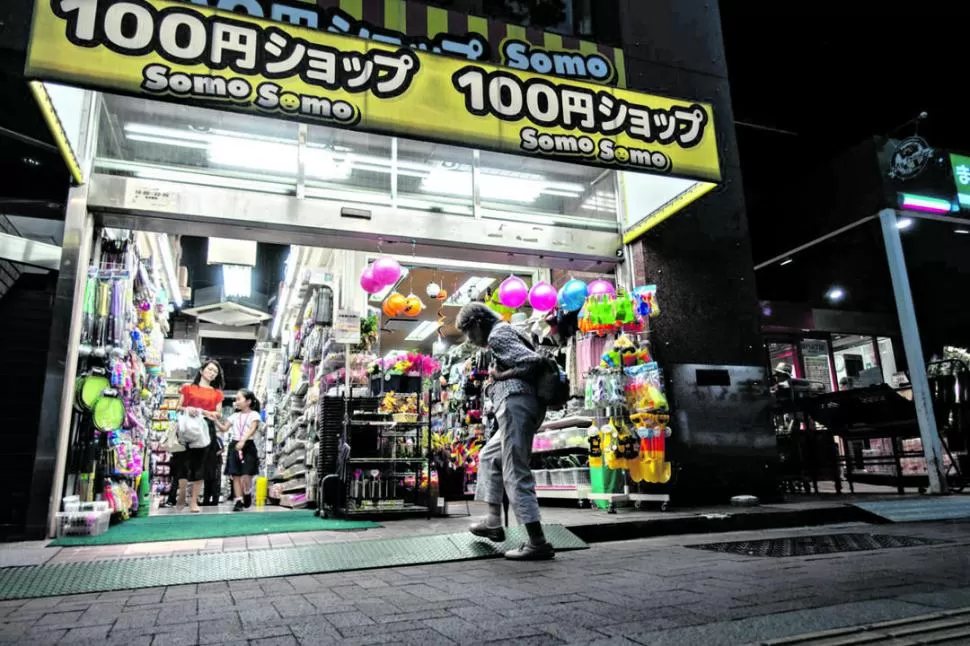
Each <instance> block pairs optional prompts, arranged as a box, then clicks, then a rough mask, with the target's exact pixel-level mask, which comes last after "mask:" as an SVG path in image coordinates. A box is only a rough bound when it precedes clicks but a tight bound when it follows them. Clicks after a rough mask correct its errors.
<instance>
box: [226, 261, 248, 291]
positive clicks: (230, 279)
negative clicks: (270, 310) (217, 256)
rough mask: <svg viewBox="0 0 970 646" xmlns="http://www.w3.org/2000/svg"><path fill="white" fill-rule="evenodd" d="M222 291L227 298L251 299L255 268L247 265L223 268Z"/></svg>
mask: <svg viewBox="0 0 970 646" xmlns="http://www.w3.org/2000/svg"><path fill="white" fill-rule="evenodd" d="M222 289H223V291H224V292H225V295H226V296H229V297H232V296H236V297H239V298H249V297H250V296H252V295H253V268H252V267H247V266H246V265H223V266H222Z"/></svg>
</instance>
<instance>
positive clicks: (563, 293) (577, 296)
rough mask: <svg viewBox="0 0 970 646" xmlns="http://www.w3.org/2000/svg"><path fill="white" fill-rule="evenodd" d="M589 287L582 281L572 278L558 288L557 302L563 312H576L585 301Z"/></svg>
mask: <svg viewBox="0 0 970 646" xmlns="http://www.w3.org/2000/svg"><path fill="white" fill-rule="evenodd" d="M587 296H589V287H587V286H586V283H584V282H583V281H581V280H579V279H576V278H573V279H571V280H570V281H568V282H567V283H566V284H565V285H563V286H562V289H560V290H559V304H560V305H561V306H562V309H563V311H565V312H578V311H579V310H581V309H582V308H583V305H584V304H585V303H586V297H587Z"/></svg>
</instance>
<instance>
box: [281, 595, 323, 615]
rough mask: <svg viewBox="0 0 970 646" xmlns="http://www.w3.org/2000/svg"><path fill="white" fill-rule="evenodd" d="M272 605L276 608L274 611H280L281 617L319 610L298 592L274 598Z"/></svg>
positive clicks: (313, 612) (311, 613)
mask: <svg viewBox="0 0 970 646" xmlns="http://www.w3.org/2000/svg"><path fill="white" fill-rule="evenodd" d="M273 607H274V608H276V611H277V612H278V613H280V616H281V617H284V618H286V617H303V616H305V615H315V614H317V613H318V612H319V611H318V610H317V607H316V606H314V605H313V604H312V603H310V602H309V601H307V600H306V599H305V598H304V597H303V596H302V595H299V594H293V595H289V596H286V597H283V598H281V599H274V600H273Z"/></svg>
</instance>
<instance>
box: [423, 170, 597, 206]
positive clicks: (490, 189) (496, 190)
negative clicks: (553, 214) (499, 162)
mask: <svg viewBox="0 0 970 646" xmlns="http://www.w3.org/2000/svg"><path fill="white" fill-rule="evenodd" d="M478 189H479V193H480V194H481V196H482V197H485V198H489V199H493V200H498V201H503V202H522V203H529V202H535V201H536V200H537V199H538V198H539V196H540V195H542V194H544V193H545V194H549V195H559V196H565V197H572V198H578V197H579V196H580V195H582V193H583V190H584V187H583V186H582V185H581V184H572V183H568V182H550V181H548V180H546V179H545V178H544V177H543V176H542V175H530V174H525V173H506V172H502V171H499V170H492V169H482V170H481V171H480V172H479V175H478ZM421 190H422V191H424V192H426V193H433V194H436V195H461V196H466V195H467V196H470V195H472V193H473V192H474V185H473V173H472V170H471V168H470V167H469V168H468V169H467V170H460V169H459V170H456V169H451V168H444V167H442V166H440V165H439V166H437V167H435V168H434V169H432V171H431V172H430V173H429V174H428V176H427V177H426V178H424V180H423V181H422V182H421Z"/></svg>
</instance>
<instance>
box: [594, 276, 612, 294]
mask: <svg viewBox="0 0 970 646" xmlns="http://www.w3.org/2000/svg"><path fill="white" fill-rule="evenodd" d="M589 295H590V296H616V288H615V287H613V283H611V282H610V281H608V280H602V279H600V280H594V281H593V282H591V283H590V284H589Z"/></svg>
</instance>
